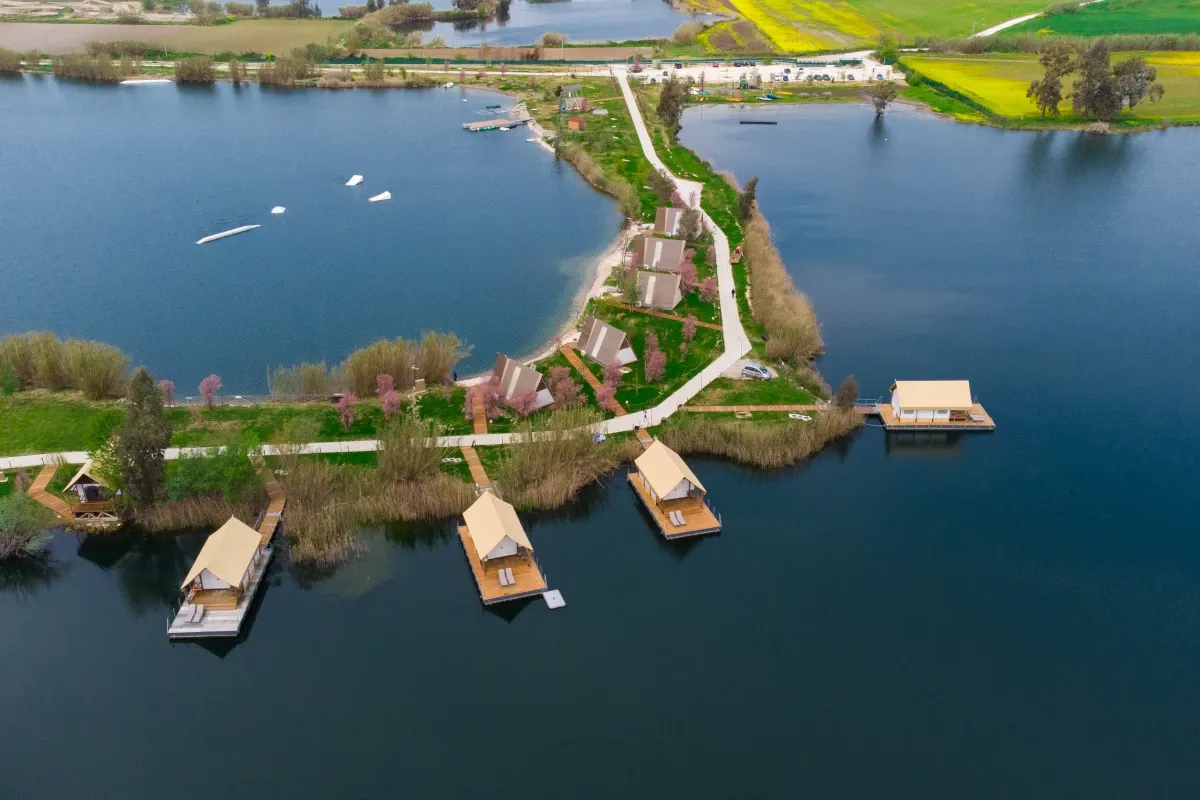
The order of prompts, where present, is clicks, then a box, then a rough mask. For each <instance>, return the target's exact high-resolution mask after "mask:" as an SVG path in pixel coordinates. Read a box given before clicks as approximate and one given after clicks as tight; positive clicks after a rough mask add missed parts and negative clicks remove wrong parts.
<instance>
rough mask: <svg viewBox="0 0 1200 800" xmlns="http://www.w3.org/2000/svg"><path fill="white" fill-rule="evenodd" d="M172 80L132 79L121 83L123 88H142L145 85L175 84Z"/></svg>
mask: <svg viewBox="0 0 1200 800" xmlns="http://www.w3.org/2000/svg"><path fill="white" fill-rule="evenodd" d="M174 82H175V81H173V80H171V79H170V78H130V79H128V80H124V81H121V85H122V86H141V85H142V84H144V83H174Z"/></svg>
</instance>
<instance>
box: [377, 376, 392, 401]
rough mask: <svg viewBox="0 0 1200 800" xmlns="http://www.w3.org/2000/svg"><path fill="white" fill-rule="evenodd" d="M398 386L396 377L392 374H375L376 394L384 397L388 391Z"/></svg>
mask: <svg viewBox="0 0 1200 800" xmlns="http://www.w3.org/2000/svg"><path fill="white" fill-rule="evenodd" d="M395 388H396V379H395V378H393V377H392V376H391V375H376V376H375V394H377V395H379V396H380V397H383V396H384V395H385V394H387V393H388V392H390V391H392V390H394V389H395Z"/></svg>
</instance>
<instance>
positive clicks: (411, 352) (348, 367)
mask: <svg viewBox="0 0 1200 800" xmlns="http://www.w3.org/2000/svg"><path fill="white" fill-rule="evenodd" d="M470 352H471V349H470V347H467V346H465V345H463V343H462V342H461V341H460V340H459V338H458V337H457V336H455V335H454V334H453V333H435V332H433V331H430V332H427V333H425V334H424V335H423V336H422V337H421V341H420V342H416V341H408V340H406V339H403V338H398V339H396V340H395V341H388V340H386V339H380V340H379V341H377V342H375V343H374V344H370V345H367V346H366V347H364V348H361V349H359V350H355V351H354V352H353V353H351V354H350V356H349V357H348V358H347V359H346V360H345V361H344V362H342V366H341V370H342V373H343V374H344V375H345V378H346V384H347V386H348V388H349V389H350V391H352V392H354V393H355V394H357V395H358V396H360V397H369V396H371V395H373V394H375V389H376V386H377V383H376V378H377V377H378V376H380V375H391V376H392V378H393V379H394V381H395V387H396V390H397V391H400V392H404V391H408V390H410V389H412V388H413V384H414V382H415V380H416V379H417V378H424V379H425V382H426V384H427V385H433V384H439V383H446V382H448V381H449V380H450V378H451V376H452V374H453V372H454V367H455V366H456V365H457V364H458V362H459V361H461V360H462V359H464V358H466V357H467V355H468V354H469V353H470Z"/></svg>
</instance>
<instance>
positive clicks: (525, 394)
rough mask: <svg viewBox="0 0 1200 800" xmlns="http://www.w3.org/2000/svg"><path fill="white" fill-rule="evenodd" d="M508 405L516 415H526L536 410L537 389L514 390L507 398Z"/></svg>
mask: <svg viewBox="0 0 1200 800" xmlns="http://www.w3.org/2000/svg"><path fill="white" fill-rule="evenodd" d="M508 405H509V407H510V408H512V410H513V411H515V412H516V414H517V416H519V417H528V416H529V415H530V414H532V413H533V412H534V411H537V390H535V389H525V390H524V391H520V392H515V393H514V394H513V396H512V397H510V398H508Z"/></svg>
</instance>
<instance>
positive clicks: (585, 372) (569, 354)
mask: <svg viewBox="0 0 1200 800" xmlns="http://www.w3.org/2000/svg"><path fill="white" fill-rule="evenodd" d="M558 352H560V353H562V354H563V355H564V356H566V358H567V361H569V362H571V366H572V367H574V368H575V371H576V372H578V373H579V375H580V376H581V377H582V378H583V379H584V380H585V381H587V383H588V386H591V387H592V391H593V392H595V391H597V390H598V389H599V388H600V380H599V379H598V378H597V377H596V376H595V375H594V374H592V371H591V370H590V369H588V367H587V364H584V363H583V360H582V359H580V358H579V354H578V353H576V352H575V348H573V347H571V345H569V344H564V345H563V346H562V347H560V348H558ZM608 410H609V411H611V412H613V413H614V414H616V415H617V416H618V417H623V416H625V415H626V414H628V413H629V412H628V411H626V410H625V409H624V408H622V407H621V404H620V403H618V402H617V399H616V398H615V397H614V398H613V399H612V402H611V403H609V406H608Z"/></svg>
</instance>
